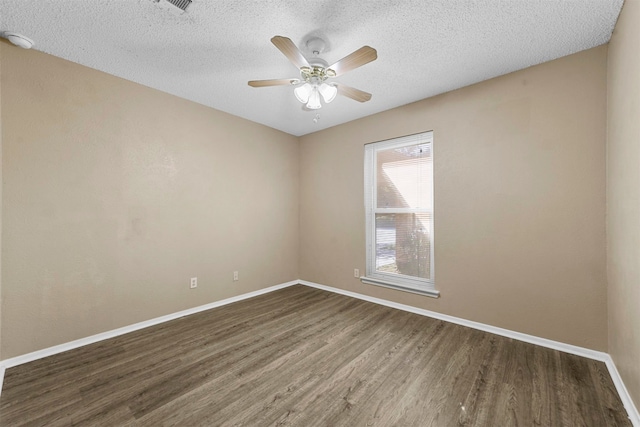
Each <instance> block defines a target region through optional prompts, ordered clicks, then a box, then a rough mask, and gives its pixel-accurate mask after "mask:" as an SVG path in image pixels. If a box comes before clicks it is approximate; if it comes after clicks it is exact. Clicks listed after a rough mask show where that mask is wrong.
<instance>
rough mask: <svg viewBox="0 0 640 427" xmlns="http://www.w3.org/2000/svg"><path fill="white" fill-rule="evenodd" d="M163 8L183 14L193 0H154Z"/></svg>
mask: <svg viewBox="0 0 640 427" xmlns="http://www.w3.org/2000/svg"><path fill="white" fill-rule="evenodd" d="M152 1H153V3H155V4H156V6H158V7H159V8H160V9H162V10H168V11H170V12H173V13H175V14H176V15H182V14H183V13H185V12H186V11H187V8H189V6H190V5H191V3H193V0H152Z"/></svg>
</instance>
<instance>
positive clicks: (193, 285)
mask: <svg viewBox="0 0 640 427" xmlns="http://www.w3.org/2000/svg"><path fill="white" fill-rule="evenodd" d="M189 287H190V288H191V289H193V288H197V287H198V278H197V277H192V278H191V284H190V285H189Z"/></svg>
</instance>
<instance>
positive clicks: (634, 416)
mask: <svg viewBox="0 0 640 427" xmlns="http://www.w3.org/2000/svg"><path fill="white" fill-rule="evenodd" d="M297 284H301V285H304V286H309V287H312V288H317V289H322V290H324V291H328V292H333V293H336V294H341V295H346V296H349V297H352V298H357V299H360V300H364V301H369V302H372V303H374V304H379V305H383V306H386V307H391V308H396V309H398V310H403V311H407V312H410V313H414V314H419V315H422V316H427V317H431V318H434V319H439V320H444V321H446V322H450V323H455V324H457V325H462V326H467V327H469V328H473V329H478V330H481V331H485V332H489V333H492V334H496V335H500V336H503V337H507V338H513V339H516V340H519V341H524V342H528V343H531V344H535V345H539V346H542V347H547V348H551V349H554V350H559V351H563V352H565V353H571V354H575V355H577V356H582V357H586V358H589V359H594V360H599V361H601V362H604V363H605V365H606V366H607V369H608V370H609V375H611V379H612V381H613V384H614V385H615V387H616V390H617V391H618V394H619V395H620V400H621V401H622V404H623V405H624V407H625V409H626V410H627V414H628V416H629V420H630V421H631V423H632V424H633V425H634V427H640V414H639V413H638V409H637V408H636V407H635V405H634V403H633V400H632V399H631V395H629V392H628V391H627V388H626V387H625V385H624V382H623V381H622V378H621V377H620V373H619V372H618V369H617V368H616V365H615V363H614V362H613V359H612V358H611V356H610V355H609V354H607V353H603V352H601V351H596V350H591V349H588V348H584V347H578V346H574V345H570V344H565V343H562V342H559V341H553V340H549V339H546V338H540V337H536V336H534V335H528V334H523V333H521V332H515V331H511V330H509V329H503V328H498V327H496V326H491V325H487V324H484V323H479V322H474V321H471V320H466V319H461V318H459V317H454V316H449V315H447V314H442V313H437V312H435V311H430V310H424V309H422V308H417V307H412V306H409V305H405V304H399V303H396V302H393V301H388V300H384V299H380V298H375V297H371V296H368V295H364V294H359V293H356V292H350V291H345V290H342V289H338V288H334V287H331V286H326V285H321V284H318V283H314V282H309V281H306V280H293V281H291V282H286V283H281V284H279V285H275V286H271V287H268V288H264V289H260V290H257V291H253V292H249V293H246V294H242V295H238V296H235V297H231V298H227V299H224V300H220V301H215V302H212V303H209V304H205V305H201V306H198V307H194V308H190V309H187V310H182V311H179V312H177V313H173V314H168V315H166V316H161V317H156V318H155V319H150V320H146V321H144V322H139V323H134V324H133V325H129V326H124V327H122V328H118V329H114V330H112V331H107V332H103V333H100V334H96V335H92V336H90V337H86V338H81V339H78V340H75V341H71V342H68V343H65V344H60V345H56V346H54V347H49V348H45V349H43V350H38V351H34V352H32V353H27V354H24V355H22V356H17V357H12V358H10V359H6V360H3V361H0V393H2V384H3V381H4V373H5V370H6V368H11V367H14V366H17V365H21V364H23V363H28V362H32V361H34V360H38V359H42V358H45V357H48V356H53V355H54V354H58V353H62V352H64V351H67V350H72V349H74V348H78V347H82V346H85V345H88V344H93V343H95V342H98V341H103V340H106V339H109V338H113V337H117V336H119V335H123V334H127V333H129V332H133V331H137V330H139V329H143V328H147V327H149V326H153V325H157V324H160V323H164V322H168V321H170V320H174V319H177V318H180V317H184V316H188V315H191V314H195V313H199V312H201V311H205V310H210V309H212V308H216V307H221V306H223V305H227V304H231V303H234V302H238V301H242V300H245V299H248V298H253V297H256V296H258V295H262V294H266V293H269V292H273V291H276V290H278V289H283V288H287V287H289V286H293V285H297Z"/></svg>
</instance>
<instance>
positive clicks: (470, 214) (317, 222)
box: [300, 46, 607, 351]
mask: <svg viewBox="0 0 640 427" xmlns="http://www.w3.org/2000/svg"><path fill="white" fill-rule="evenodd" d="M606 65H607V47H606V46H602V47H598V48H594V49H591V50H588V51H585V52H582V53H578V54H575V55H572V56H569V57H565V58H561V59H558V60H555V61H552V62H549V63H545V64H542V65H539V66H535V67H532V68H529V69H526V70H523V71H519V72H516V73H512V74H509V75H506V76H503V77H499V78H496V79H493V80H489V81H486V82H483V83H480V84H476V85H473V86H470V87H467V88H463V89H461V90H457V91H454V92H450V93H447V94H444V95H440V96H437V97H434V98H430V99H426V100H423V101H420V102H417V103H414V104H410V105H407V106H404V107H400V108H396V109H393V110H390V111H386V112H383V113H380V114H377V115H374V116H370V117H367V118H364V119H360V120H357V121H354V122H350V123H347V124H344V125H341V126H337V127H334V128H331V129H327V130H324V131H321V132H317V133H314V134H311V135H307V136H304V137H302V138H301V147H300V150H301V151H300V174H301V175H300V176H301V178H300V227H301V228H300V230H301V233H300V239H301V240H300V248H301V255H300V274H301V278H302V279H306V280H309V281H313V282H317V283H321V284H325V285H330V286H335V287H338V288H341V289H345V290H349V291H355V292H359V293H362V294H367V295H371V296H375V297H379V298H384V299H387V300H391V301H397V302H400V303H404V304H410V305H413V306H417V307H421V308H425V309H428V310H434V311H437V312H441V313H445V314H450V315H454V316H458V317H461V318H465V319H470V320H474V321H479V322H483V323H487V324H490V325H495V326H498V327H502V328H507V329H511V330H515V331H520V332H524V333H528V334H532V335H536V336H540V337H544V338H549V339H552V340H558V341H562V342H566V343H570V344H574V345H578V346H583V347H587V348H591V349H595V350H602V351H606V350H607V300H606V298H607V293H606V267H605V162H604V160H603V159H604V156H605V139H606V126H605V125H606V74H607V72H606ZM425 78H428V76H425ZM374 96H375V95H374ZM427 130H433V131H434V138H435V140H434V153H435V154H434V156H435V172H434V173H435V279H436V287H437V289H439V290H440V291H441V298H440V299H433V298H429V297H422V296H416V295H414V294H409V293H404V292H400V291H395V290H390V289H386V288H381V287H376V286H372V285H365V284H362V283H361V282H360V281H359V280H358V279H356V278H354V277H353V269H354V268H359V269H360V270H361V271H364V268H365V244H364V242H365V234H364V232H365V227H364V207H363V158H364V154H363V144H365V143H368V142H374V141H379V140H384V139H388V138H393V137H397V136H402V135H407V134H412V133H416V132H421V131H427Z"/></svg>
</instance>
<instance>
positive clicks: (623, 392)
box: [605, 354, 640, 427]
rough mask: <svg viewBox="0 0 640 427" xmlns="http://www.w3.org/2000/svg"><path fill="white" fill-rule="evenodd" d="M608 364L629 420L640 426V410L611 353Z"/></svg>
mask: <svg viewBox="0 0 640 427" xmlns="http://www.w3.org/2000/svg"><path fill="white" fill-rule="evenodd" d="M605 363H606V364H607V368H608V369H609V375H611V379H612V380H613V384H615V386H616V390H618V394H619V395H620V400H622V404H623V405H624V408H625V409H626V410H627V414H628V415H629V420H630V421H631V424H633V425H634V426H635V427H640V412H638V408H636V405H634V404H633V400H632V399H631V395H630V394H629V391H628V390H627V387H626V386H625V385H624V382H623V381H622V377H621V376H620V372H618V368H616V364H615V363H614V361H613V359H612V358H611V356H610V355H608V354H607V360H605Z"/></svg>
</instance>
